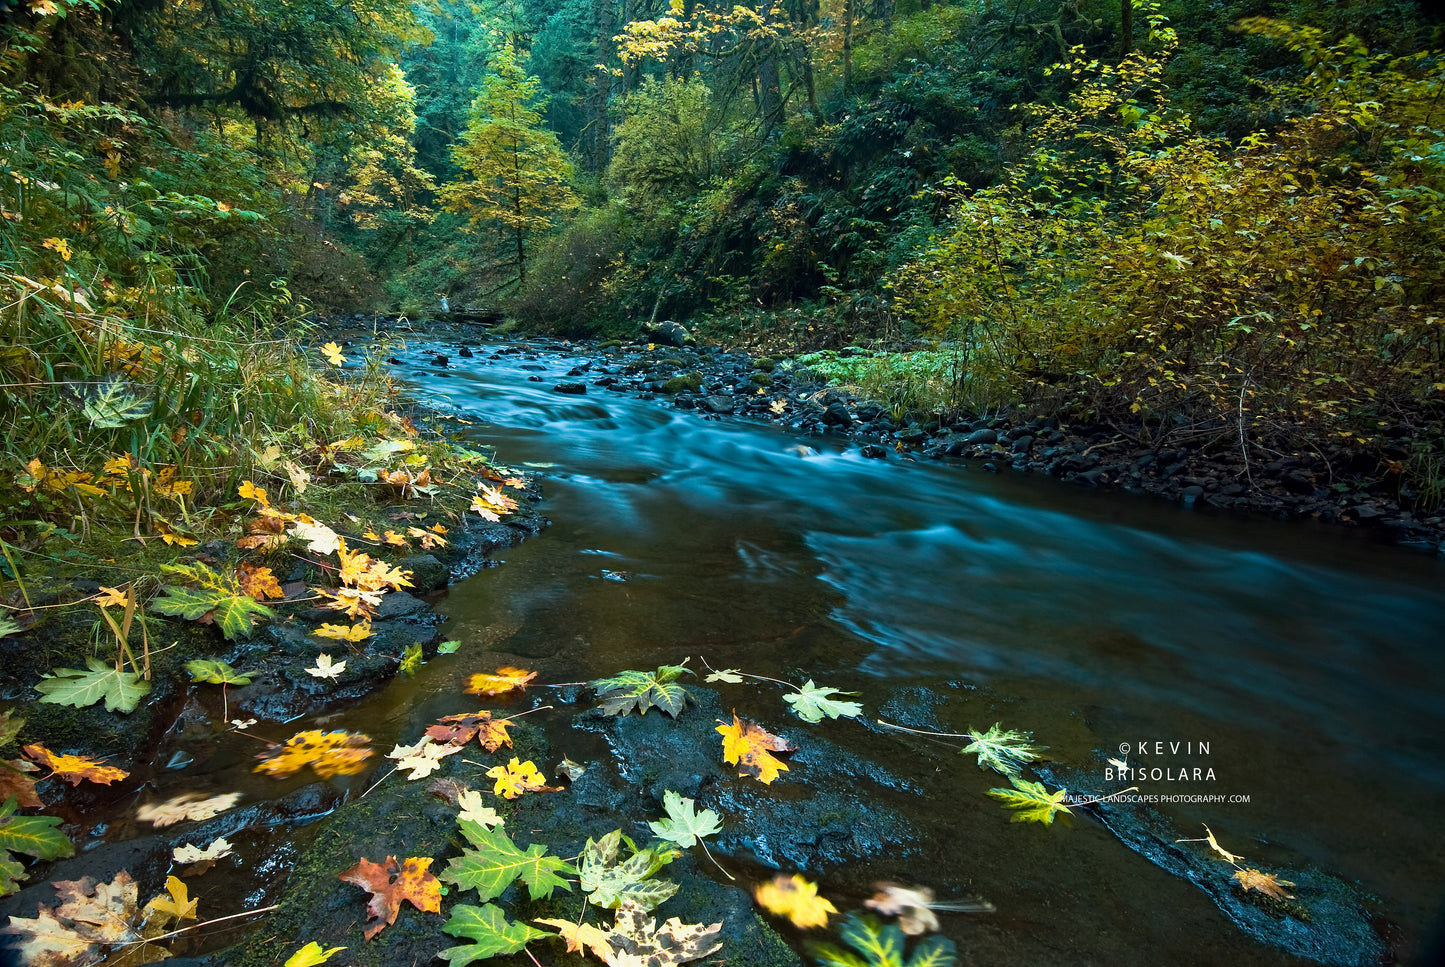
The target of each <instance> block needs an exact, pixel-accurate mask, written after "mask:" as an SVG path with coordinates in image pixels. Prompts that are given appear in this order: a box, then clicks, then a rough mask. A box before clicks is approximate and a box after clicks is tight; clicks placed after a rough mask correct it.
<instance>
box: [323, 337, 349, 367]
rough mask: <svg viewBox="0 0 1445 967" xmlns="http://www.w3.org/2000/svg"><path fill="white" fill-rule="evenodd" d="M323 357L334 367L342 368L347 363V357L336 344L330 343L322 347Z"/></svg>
mask: <svg viewBox="0 0 1445 967" xmlns="http://www.w3.org/2000/svg"><path fill="white" fill-rule="evenodd" d="M321 355H323V356H325V357H326V361H327V362H328V363H330V364H331V365H333V366H342V365H345V363H346V357H345V356H343V355H341V347H340V346H338V345H336V343H334V342H329V343H327V344H326V345H324V346H322V347H321Z"/></svg>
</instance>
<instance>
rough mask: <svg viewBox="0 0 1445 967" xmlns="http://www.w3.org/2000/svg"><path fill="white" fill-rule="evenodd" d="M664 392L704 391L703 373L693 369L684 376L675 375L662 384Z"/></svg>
mask: <svg viewBox="0 0 1445 967" xmlns="http://www.w3.org/2000/svg"><path fill="white" fill-rule="evenodd" d="M662 391H663V392H664V393H698V392H701V391H702V373H699V372H698V371H696V370H693V371H692V372H690V373H686V374H684V375H682V376H674V377H673V378H672V379H670V380H668V381H667V382H666V383H663V384H662Z"/></svg>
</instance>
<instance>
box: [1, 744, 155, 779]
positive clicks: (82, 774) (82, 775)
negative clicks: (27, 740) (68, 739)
mask: <svg viewBox="0 0 1445 967" xmlns="http://www.w3.org/2000/svg"><path fill="white" fill-rule="evenodd" d="M21 751H23V752H24V753H25V755H26V756H27V757H28V758H30V759H31V760H33V761H34V762H36V763H38V764H40V765H42V766H45V767H46V768H48V769H49V770H50V775H51V776H59V777H60V778H62V779H64V780H65V781H66V782H68V783H70V784H71V785H72V786H78V785H80V783H81V781H82V780H88V781H90V782H97V783H101V784H102V785H110V784H111V783H112V782H115V781H116V780H117V779H124V778H125V777H126V776H128V775H130V773H129V772H126V771H125V770H124V769H118V768H116V767H115V766H108V765H104V764H103V760H100V759H92V758H90V757H89V756H83V755H63V754H61V753H58V752H51V751H50V750H49V749H47V748H46V747H45V746H43V745H40V744H39V743H36V744H34V745H27V746H25V747H24V748H23V749H22V750H21ZM45 778H47V779H48V778H50V776H46V777H45Z"/></svg>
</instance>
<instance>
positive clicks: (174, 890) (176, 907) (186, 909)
mask: <svg viewBox="0 0 1445 967" xmlns="http://www.w3.org/2000/svg"><path fill="white" fill-rule="evenodd" d="M200 902H201V901H200V900H192V899H191V894H190V890H189V889H187V887H186V884H185V883H183V882H182V881H181V880H180V879H179V878H178V877H175V876H168V877H166V892H165V893H162V894H160V895H159V896H156V897H154V898H153V899H152V900H151V901H150V902H149V903H147V904H146V905H145V909H144V910H142V911H141V914H142V917H143V919H144V920H145V921H146V922H147V923H153V922H155V921H156V920H157V919H159V920H161V921H170V920H176V921H181V920H194V919H196V908H197V907H198V906H199V905H200Z"/></svg>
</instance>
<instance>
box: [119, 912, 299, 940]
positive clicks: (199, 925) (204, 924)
mask: <svg viewBox="0 0 1445 967" xmlns="http://www.w3.org/2000/svg"><path fill="white" fill-rule="evenodd" d="M280 906H281V904H279V903H275V904H272V905H271V906H269V907H257V908H256V909H255V910H242V911H241V912H240V913H232V914H229V915H227V916H224V917H217V918H216V919H214V920H203V921H201V922H200V923H193V924H191V925H190V926H189V927H181V928H180V929H179V930H172V931H171V932H170V933H163V934H161V935H160V936H159V937H146V938H145V939H142V940H127V941H125V942H124V943H119V944H116V945H115V946H117V947H134V946H135V945H136V944H142V943H155V942H156V941H158V940H165V939H166V938H167V937H174V936H177V935H178V934H183V933H186V932H187V931H190V930H199V929H200V928H202V927H209V926H210V925H211V924H213V923H222V922H224V921H226V920H235V919H236V918H237V917H254V916H256V915H257V914H261V913H270V912H271V911H272V910H275V909H278V908H279V907H280Z"/></svg>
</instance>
